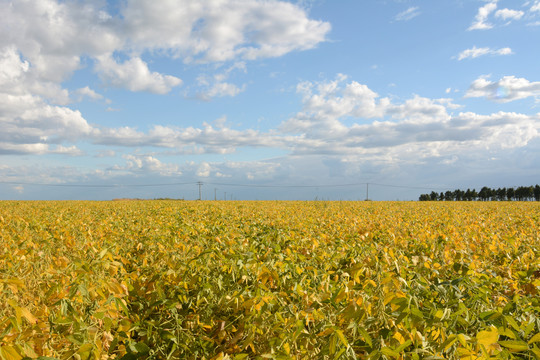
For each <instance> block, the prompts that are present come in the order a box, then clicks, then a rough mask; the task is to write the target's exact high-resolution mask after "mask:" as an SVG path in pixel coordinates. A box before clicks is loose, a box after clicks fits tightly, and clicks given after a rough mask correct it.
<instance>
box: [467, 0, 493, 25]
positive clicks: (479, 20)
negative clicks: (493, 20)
mask: <svg viewBox="0 0 540 360" xmlns="http://www.w3.org/2000/svg"><path fill="white" fill-rule="evenodd" d="M495 9H497V1H491V2H489V3H487V4H486V5H484V6H482V7H481V8H479V9H478V14H476V17H475V19H474V22H473V23H472V24H471V26H470V27H469V29H468V30H486V29H491V28H492V27H493V25H492V24H490V23H488V22H487V19H488V17H489V15H490V14H491V13H492V12H494V11H495Z"/></svg>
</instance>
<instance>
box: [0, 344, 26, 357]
mask: <svg viewBox="0 0 540 360" xmlns="http://www.w3.org/2000/svg"><path fill="white" fill-rule="evenodd" d="M0 357H1V358H2V359H3V360H20V359H22V356H21V355H20V354H19V353H18V352H17V350H15V348H14V347H12V346H2V347H0Z"/></svg>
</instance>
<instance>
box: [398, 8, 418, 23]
mask: <svg viewBox="0 0 540 360" xmlns="http://www.w3.org/2000/svg"><path fill="white" fill-rule="evenodd" d="M418 9H419V8H418V6H411V7H410V8H408V9H407V10H405V11H402V12H400V13H399V14H397V15H396V16H395V17H394V20H396V21H409V20H412V19H414V18H415V17H417V16H418V15H420V11H419V10H418Z"/></svg>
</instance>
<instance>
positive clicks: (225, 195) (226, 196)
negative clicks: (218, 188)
mask: <svg viewBox="0 0 540 360" xmlns="http://www.w3.org/2000/svg"><path fill="white" fill-rule="evenodd" d="M224 198H225V200H227V192H226V191H225V196H224Z"/></svg>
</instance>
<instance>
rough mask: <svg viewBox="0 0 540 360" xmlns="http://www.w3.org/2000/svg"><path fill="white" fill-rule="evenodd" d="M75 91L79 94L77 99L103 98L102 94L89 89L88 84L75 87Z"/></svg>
mask: <svg viewBox="0 0 540 360" xmlns="http://www.w3.org/2000/svg"><path fill="white" fill-rule="evenodd" d="M75 92H76V93H77V94H78V95H79V101H81V100H82V99H83V98H84V97H87V98H90V99H92V100H101V99H103V95H101V94H98V93H97V92H95V91H94V90H92V89H90V87H88V86H85V87H83V88H80V89H77V90H76V91H75Z"/></svg>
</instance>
